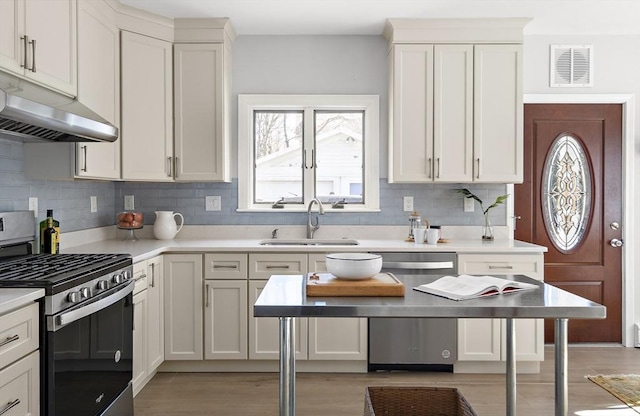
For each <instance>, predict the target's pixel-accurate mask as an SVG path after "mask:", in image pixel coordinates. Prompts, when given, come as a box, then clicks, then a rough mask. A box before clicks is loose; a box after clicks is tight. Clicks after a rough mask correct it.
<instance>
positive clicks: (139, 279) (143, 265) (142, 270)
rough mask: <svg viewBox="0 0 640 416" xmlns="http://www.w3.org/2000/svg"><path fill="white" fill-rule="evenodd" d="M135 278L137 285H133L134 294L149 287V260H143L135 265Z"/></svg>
mask: <svg viewBox="0 0 640 416" xmlns="http://www.w3.org/2000/svg"><path fill="white" fill-rule="evenodd" d="M133 279H134V280H135V282H136V283H135V286H134V287H133V294H134V295H135V294H137V293H140V292H142V291H143V290H145V289H146V288H147V262H146V261H141V262H138V263H136V264H134V265H133Z"/></svg>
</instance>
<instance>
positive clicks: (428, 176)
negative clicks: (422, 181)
mask: <svg viewBox="0 0 640 416" xmlns="http://www.w3.org/2000/svg"><path fill="white" fill-rule="evenodd" d="M427 163H428V164H429V166H428V167H427V178H429V179H431V158H430V157H429V158H427Z"/></svg>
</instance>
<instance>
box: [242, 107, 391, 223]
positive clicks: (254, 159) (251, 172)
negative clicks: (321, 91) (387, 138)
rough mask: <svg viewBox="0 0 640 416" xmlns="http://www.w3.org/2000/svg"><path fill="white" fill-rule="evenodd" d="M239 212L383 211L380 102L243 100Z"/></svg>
mask: <svg viewBox="0 0 640 416" xmlns="http://www.w3.org/2000/svg"><path fill="white" fill-rule="evenodd" d="M238 110H239V111H238V121H239V129H238V132H239V145H238V150H239V172H238V181H239V186H238V188H239V205H238V207H239V209H253V210H256V209H260V210H271V209H274V210H284V211H286V210H301V209H306V204H307V203H308V202H309V201H310V200H311V199H312V198H314V197H315V198H318V199H319V200H320V201H322V203H323V204H324V205H325V209H327V208H329V209H331V208H333V209H341V210H345V209H346V210H375V209H377V208H378V206H379V202H378V178H379V174H378V159H377V158H378V147H379V146H378V140H379V139H378V100H377V96H298V95H294V96H291V95H289V96H286V95H285V96H281V95H277V96H265V95H256V96H253V95H251V96H249V95H240V96H239V109H238Z"/></svg>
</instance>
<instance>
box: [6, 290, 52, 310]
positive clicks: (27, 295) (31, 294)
mask: <svg viewBox="0 0 640 416" xmlns="http://www.w3.org/2000/svg"><path fill="white" fill-rule="evenodd" d="M43 296H44V289H0V315H2V314H5V313H7V312H10V311H12V310H14V309H18V308H21V307H23V306H25V305H28V304H29V303H31V302H33V301H35V300H37V299H40V298H41V297H43Z"/></svg>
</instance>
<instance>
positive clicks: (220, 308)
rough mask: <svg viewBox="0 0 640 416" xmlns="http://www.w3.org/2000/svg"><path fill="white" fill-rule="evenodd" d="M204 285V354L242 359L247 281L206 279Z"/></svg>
mask: <svg viewBox="0 0 640 416" xmlns="http://www.w3.org/2000/svg"><path fill="white" fill-rule="evenodd" d="M204 286H205V306H204V308H205V309H204V311H205V312H204V336H205V339H204V348H205V355H204V358H205V359H207V360H225V359H242V360H246V359H247V357H248V354H247V308H248V305H247V281H246V280H206V281H205V285H204ZM252 305H253V303H252Z"/></svg>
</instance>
